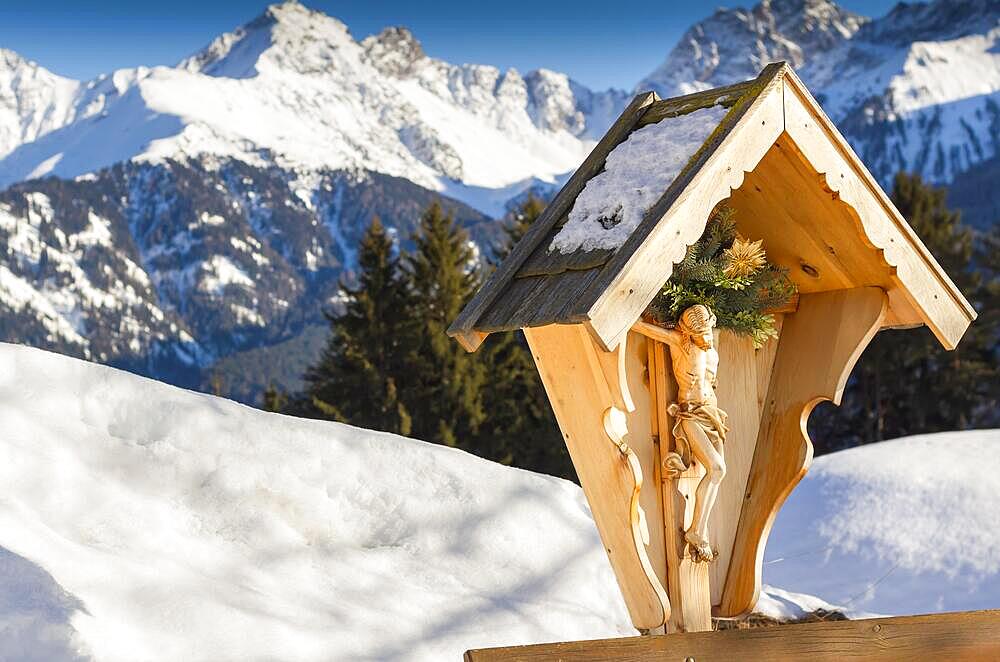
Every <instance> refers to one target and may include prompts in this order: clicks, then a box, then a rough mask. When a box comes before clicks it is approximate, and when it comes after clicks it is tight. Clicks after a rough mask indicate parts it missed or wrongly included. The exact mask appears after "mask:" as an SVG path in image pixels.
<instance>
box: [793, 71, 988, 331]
mask: <svg viewBox="0 0 1000 662" xmlns="http://www.w3.org/2000/svg"><path fill="white" fill-rule="evenodd" d="M783 85H784V88H785V93H784V110H785V129H786V131H787V133H788V136H789V138H790V141H791V142H792V143H793V144H794V145H795V146H796V147H797V148H798V150H799V151H800V152H801V158H803V159H805V160H807V161H808V162H809V163H811V164H812V166H813V167H814V168H815V169H816V170H817V171H818V172H821V173H823V174H824V176H825V181H826V184H827V186H828V187H829V188H830V189H831V190H832V191H834V192H836V193H837V195H838V196H839V197H840V199H841V200H843V201H844V202H845V203H847V204H848V205H850V207H851V208H852V209H853V210H854V211H855V212H856V213H857V214H858V216H859V218H860V222H861V225H862V227H863V229H864V231H865V234H866V235H867V237H868V240H869V242H870V243H871V244H872V245H874V246H876V247H878V248H879V249H881V250H882V251H884V256H885V260H886V261H887V262H888V263H889V264H890V265H892V266H894V267H895V268H896V275H895V277H896V278H897V279H898V281H899V283H900V284H901V285H902V292H903V294H905V295H906V296H907V298H908V299H909V300H910V302H911V303H912V305H913V307H914V308H915V309H916V310H918V311H919V312H920V314H921V318H922V321H923V322H925V323H926V324H927V325H928V326H929V327H930V328H931V330H932V331H933V332H934V334H935V335H936V336H937V338H938V340H939V341H940V342H941V344H942V345H944V346H945V347H946V348H948V349H953V348H954V347H955V346H956V345H957V343H958V341H959V340H960V339H961V337H962V335H963V334H964V333H965V330H966V329H967V328H968V326H969V324H971V322H972V320H974V319H975V318H976V312H975V310H974V309H973V308H972V306H971V305H970V304H969V302H968V301H967V300H966V299H965V297H964V296H963V295H962V293H961V292H960V291H959V290H958V288H957V287H955V284H954V282H952V280H951V279H950V278H949V277H948V275H947V274H946V273H945V272H944V270H943V269H942V268H941V266H940V265H939V264H938V263H937V261H936V260H935V259H934V257H933V256H932V255H931V254H930V251H928V250H927V247H926V246H924V244H923V242H921V241H920V239H919V237H917V236H916V234H915V233H914V232H913V229H912V228H911V227H910V226H909V224H908V223H907V222H906V221H905V220H904V219H903V217H902V216H901V215H900V213H899V211H898V210H897V209H896V207H895V206H894V205H893V204H892V202H891V201H890V200H889V198H888V196H887V195H886V194H885V191H883V190H882V188H881V187H880V186H879V185H878V183H877V182H876V181H875V178H874V177H872V175H871V173H870V172H868V169H867V168H866V167H865V166H864V164H863V163H862V162H861V160H860V159H859V158H858V157H857V155H856V154H855V153H854V151H853V150H852V149H851V147H850V146H849V145H848V144H847V141H846V140H844V137H843V136H842V135H841V134H840V132H839V131H838V130H837V128H836V127H835V126H834V125H833V122H831V121H830V119H829V118H828V117H827V116H826V114H825V113H823V111H822V109H820V107H819V104H817V103H816V100H815V99H813V97H812V95H811V94H809V91H808V90H807V89H806V87H805V85H804V84H803V83H802V81H801V80H799V78H798V77H797V76H796V75H795V74H794V73H790V75H788V76H786V77H785V80H784V83H783ZM905 321H906V320H900V321H899V323H902V322H905Z"/></svg>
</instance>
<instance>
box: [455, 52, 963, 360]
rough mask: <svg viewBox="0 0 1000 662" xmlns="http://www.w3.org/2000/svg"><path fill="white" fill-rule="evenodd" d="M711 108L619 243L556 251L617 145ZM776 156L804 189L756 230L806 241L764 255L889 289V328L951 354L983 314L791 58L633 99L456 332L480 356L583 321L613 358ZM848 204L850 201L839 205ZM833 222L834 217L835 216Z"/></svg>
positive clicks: (829, 285)
mask: <svg viewBox="0 0 1000 662" xmlns="http://www.w3.org/2000/svg"><path fill="white" fill-rule="evenodd" d="M712 106H722V107H723V108H726V109H727V112H726V114H725V115H724V117H723V119H722V120H721V122H720V123H719V124H718V126H717V127H716V128H715V130H714V131H713V132H712V133H711V134H710V135H709V137H708V139H707V140H706V141H705V143H704V144H703V145H702V146H701V148H700V149H698V150H697V151H696V152H695V153H694V155H693V156H692V157H691V159H690V161H689V162H688V163H687V165H686V166H685V167H684V168H683V170H681V172H680V173H679V174H678V175H677V177H676V178H675V179H674V180H673V182H672V183H671V184H670V185H669V186H668V188H667V189H666V190H665V191H663V192H662V194H661V195H660V197H659V199H658V200H657V202H656V203H655V204H654V205H653V206H652V207H650V208H649V209H648V211H647V212H646V213H645V215H644V216H643V218H642V221H641V223H640V224H639V226H638V227H637V228H636V229H635V230H634V231H633V232H632V233H631V234H630V235H629V236H628V238H627V239H626V240H625V242H624V244H623V245H621V246H620V247H619V248H616V249H592V250H584V249H577V250H575V251H573V252H570V253H562V252H559V251H553V250H550V243H551V242H552V239H553V237H554V236H555V235H556V234H557V233H558V232H559V231H560V229H561V228H562V226H563V224H565V223H566V221H567V218H568V215H569V212H570V210H571V209H572V207H573V204H574V202H575V200H576V198H577V196H578V195H579V194H580V193H581V191H582V190H583V189H584V187H585V186H586V184H587V182H588V181H589V180H590V179H591V178H592V177H594V176H595V175H597V174H598V173H600V172H601V171H602V169H603V168H604V164H605V160H606V159H607V157H608V155H609V154H610V153H611V152H612V150H614V149H615V147H617V146H618V145H619V144H621V143H622V142H624V141H625V140H626V139H627V138H628V137H629V135H630V134H631V133H632V132H633V131H635V130H637V129H639V128H642V127H644V126H647V125H649V124H653V123H658V122H670V121H671V120H672V119H673V118H676V117H679V116H681V115H686V114H688V113H691V112H693V111H696V110H699V109H702V108H708V107H712ZM765 157H766V158H765ZM782 159H783V161H781V162H782V163H785V165H786V166H787V167H793V168H794V169H795V170H796V172H797V173H798V174H797V177H798V182H799V189H798V190H793V189H789V188H788V187H784V190H785V194H784V195H785V197H784V198H781V196H780V195H778V194H775V197H773V199H771V200H770V201H769V203H768V204H763V203H761V202H759V201H758V203H757V206H758V209H759V210H760V212H761V214H760V215H764V216H766V215H768V214H770V215H771V216H772V218H770V219H767V220H769V221H770V225H760V222H758V225H760V227H759V228H755V230H758V231H759V233H760V234H764V233H767V234H774V230H775V225H774V224H775V223H779V222H789V220H790V217H793V216H794V217H797V222H798V223H800V224H801V225H802V226H803V227H799V232H800V234H799V235H795V232H791V233H790V234H786V233H778V234H776V235H774V237H773V239H768V240H767V241H765V247H767V248H768V252H769V255H772V257H773V255H774V254H775V251H776V252H777V254H779V255H783V256H784V257H785V258H786V261H787V262H788V264H786V265H785V266H789V267H798V266H799V264H798V263H796V262H795V260H798V261H799V263H802V264H804V263H805V261H806V260H807V259H808V260H809V261H810V262H812V261H816V262H822V264H823V265H824V266H828V267H829V270H828V272H825V273H824V275H823V278H820V279H818V280H817V281H816V282H813V281H809V280H808V279H806V281H807V282H804V283H802V284H801V285H800V288H801V287H802V286H803V285H804V286H805V290H806V291H823V290H824V289H840V288H844V287H853V286H870V285H878V286H880V287H883V288H884V289H885V290H886V291H887V292H889V295H890V302H891V305H892V308H893V310H892V315H891V316H890V319H891V325H895V326H905V325H916V324H921V323H926V324H928V325H929V326H930V327H931V329H932V330H933V331H934V333H935V334H936V335H937V336H938V338H939V339H940V340H941V342H942V344H944V345H945V346H946V347H949V348H951V347H954V346H955V344H956V343H957V342H958V340H959V339H960V338H961V336H962V334H963V333H964V331H965V329H966V328H967V327H968V325H969V323H970V322H971V321H972V320H973V319H974V318H975V312H974V311H973V309H972V307H971V306H970V305H969V303H968V302H967V301H966V300H965V299H964V297H963V296H962V294H961V293H960V292H959V291H958V290H957V289H956V288H955V286H954V284H953V283H952V282H951V280H950V279H949V278H948V276H947V275H946V274H945V273H944V272H943V271H942V270H941V268H940V266H939V265H938V264H937V262H936V261H935V260H934V258H933V257H932V256H931V255H930V253H929V252H928V251H927V249H926V248H925V247H924V246H923V244H922V243H921V242H920V240H919V239H918V238H917V237H916V235H915V234H914V233H913V231H912V230H911V229H910V227H909V225H908V224H907V223H906V221H905V220H903V219H902V217H901V216H900V214H899V212H898V211H897V210H896V209H895V207H894V206H893V205H892V203H891V202H890V201H889V199H888V197H887V196H886V195H885V192H884V191H882V189H881V188H880V187H879V185H878V184H877V183H876V182H875V180H874V178H873V177H872V176H871V174H870V173H869V172H868V170H867V169H866V168H865V166H864V165H863V164H862V163H861V161H860V160H859V159H858V157H857V155H856V154H855V153H854V152H853V150H852V149H851V148H850V146H848V144H847V142H846V141H845V140H844V138H843V137H842V136H841V135H840V133H839V132H838V131H837V129H836V128H835V127H834V125H833V123H832V122H830V120H829V119H828V118H827V117H826V115H825V114H824V113H823V111H822V110H821V109H820V107H819V105H818V104H817V103H816V101H815V100H814V99H813V98H812V96H811V95H810V94H809V92H808V90H806V88H805V86H804V85H803V84H802V82H801V81H800V80H799V79H798V77H797V76H796V75H795V74H794V72H793V71H792V70H791V68H790V67H789V66H788V65H787V64H785V63H783V62H782V63H775V64H770V65H768V66H767V67H766V68H765V69H764V70H763V71H762V72H761V73H760V75H759V76H758V77H757V78H755V79H753V80H750V81H745V82H742V83H738V84H735V85H730V86H727V87H721V88H715V89H712V90H706V91H703V92H698V93H695V94H690V95H686V96H681V97H675V98H671V99H666V100H660V99H658V97H657V96H656V94H655V93H653V92H647V93H643V94H639V95H637V96H636V97H635V98H634V99H633V100H632V102H631V103H630V104H629V105H628V107H627V108H626V109H625V110H624V112H623V113H622V114H621V116H620V117H619V118H618V120H617V121H616V122H615V123H614V125H613V126H612V127H611V129H610V130H609V131H608V132H607V134H606V135H605V136H604V138H603V139H601V141H600V142H599V143H598V144H597V146H596V147H595V148H594V150H593V151H592V152H591V154H590V155H589V156H588V157H587V159H586V160H585V161H584V162H583V164H582V165H581V166H580V168H579V169H578V170H577V171H576V172H575V173H574V174H573V176H572V177H571V178H570V179H569V181H568V182H567V183H566V185H565V186H564V187H563V188H562V190H561V191H560V192H559V194H558V195H557V196H556V197H555V198H554V199H553V201H552V202H551V203H550V204H549V205H548V207H546V209H545V211H544V212H543V213H542V215H541V216H540V217H539V218H538V220H537V221H535V223H534V224H533V225H532V227H531V228H530V229H529V231H528V232H527V233H526V234H525V236H524V237H523V238H522V239H521V241H520V242H519V243H518V244H517V245H516V246H515V247H514V249H513V250H512V251H511V254H510V255H509V256H508V257H507V259H506V260H504V262H503V263H502V264H501V265H500V266H499V268H498V269H497V270H496V271H495V272H494V273H493V274H492V275H491V276H490V277H489V278H488V279H487V281H486V283H485V284H484V285H483V287H482V288H481V289H480V291H479V292H478V293H477V294H476V296H475V297H474V298H473V299H472V301H470V302H469V304H468V305H467V306H466V307H465V309H464V310H463V311H462V312H461V314H460V315H459V316H458V318H457V319H456V320H455V321H454V323H453V324H452V326H451V327H450V328H449V330H448V333H449V334H450V335H452V336H454V337H456V338H457V339H458V340H459V341H460V342H461V343H462V344H463V345H464V346H465V347H466V349H468V350H469V351H475V349H476V348H477V347H478V346H479V344H480V343H481V342H482V340H483V338H485V336H486V335H488V334H489V333H491V332H494V331H504V330H512V329H517V328H524V327H536V326H544V325H548V324H586V325H587V326H588V328H589V330H590V331H591V332H592V334H593V335H594V336H595V337H596V338H597V339H598V340H599V341H600V343H601V344H602V345H603V346H604V347H605V348H606V349H612V348H613V347H615V346H616V345H617V344H618V342H619V340H620V339H621V337H622V336H623V335H624V334H625V333H626V332H627V331H628V329H629V328H630V327H631V326H632V324H634V323H635V321H636V320H637V319H638V318H639V316H640V315H641V313H642V311H643V310H644V309H645V308H646V306H648V305H649V302H650V301H651V300H652V299H653V297H654V296H655V295H656V293H657V291H658V290H659V288H660V287H661V286H662V284H663V283H664V282H666V280H667V279H668V278H669V277H670V273H671V271H672V268H673V264H675V263H676V262H678V261H679V260H680V259H681V258H682V257H683V255H684V252H685V250H686V248H687V246H688V245H690V244H692V243H694V242H695V241H696V240H697V239H698V238H699V237H700V236H701V233H702V232H703V230H704V227H705V223H706V222H707V219H708V215H709V213H710V211H711V210H712V208H713V207H714V206H715V205H716V203H718V202H719V201H720V200H722V199H725V198H728V197H730V196H731V195H733V194H734V192H735V191H737V189H740V187H741V186H742V185H743V184H744V177H745V176H747V177H751V176H756V175H758V174H759V175H760V177H764V176H765V175H766V172H764V171H766V170H767V168H764V167H763V166H762V167H761V169H760V170H759V172H757V173H755V172H754V171H755V169H757V167H758V164H761V163H762V161H764V162H765V163H767V164H777V163H778V162H779V160H782ZM783 179H784V178H783V177H772V181H775V182H778V181H779V180H783ZM746 183H747V184H748V185H751V186H752V187H753V188H754V189H756V192H758V193H760V192H762V191H764V189H762V188H761V187H762V186H764V187H765V189H769V188H771V187H769V186H768V185H766V184H762V183H761V182H757V181H756V180H755V181H752V182H751V181H750V180H747V182H746ZM775 188H776V187H775ZM804 195H808V196H811V197H813V198H816V199H815V200H813V202H814V203H815V204H814V206H813V207H812V208H810V209H804V208H800V207H799V202H800V200H799V198H800V197H802V196H804ZM744 197H745V199H746V204H748V205H750V204H752V200H751V198H750V197H748V196H744ZM824 198H825V202H824ZM841 202H842V203H845V204H841V205H840V206H839V207H836V208H834V206H835V205H838V204H840V203H841ZM824 204H825V205H826V207H823V205H824ZM816 205H819V206H816ZM803 215H806V216H807V218H805V219H804V220H803V218H802V216H803ZM820 216H822V217H820ZM834 216H837V217H838V219H839V220H836V221H834V220H831V219H832V218H833V217H834ZM827 217H830V218H829V219H828V218H827ZM835 223H839V224H841V225H843V226H844V228H843V231H842V232H840V233H839V234H837V235H836V236H831V235H830V232H829V231H824V232H816V233H814V232H812V227H810V224H813V225H814V227H815V228H816V229H817V230H819V228H821V227H825V226H827V225H832V224H835ZM848 226H854V227H853V228H851V227H848ZM813 235H815V236H813ZM819 235H823V236H819ZM786 236H787V237H796V236H797V237H798V239H797V241H798V244H794V245H791V244H790V245H787V246H782V245H780V244H781V243H782V241H785V243H788V242H790V241H791V239H787V240H786V239H785V237H786ZM805 244H808V245H805ZM772 247H773V248H774V249H775V251H772ZM799 249H801V250H799ZM810 250H812V253H809V251H810ZM798 253H803V255H802V256H798ZM811 256H812V257H811ZM828 274H829V275H828Z"/></svg>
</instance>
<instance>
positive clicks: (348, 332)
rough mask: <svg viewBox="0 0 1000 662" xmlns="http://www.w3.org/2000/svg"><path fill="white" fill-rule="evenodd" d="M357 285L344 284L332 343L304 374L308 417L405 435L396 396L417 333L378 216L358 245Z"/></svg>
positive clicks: (406, 418) (406, 424)
mask: <svg viewBox="0 0 1000 662" xmlns="http://www.w3.org/2000/svg"><path fill="white" fill-rule="evenodd" d="M358 263H359V264H358V267H359V273H358V276H357V281H358V282H357V285H356V287H349V286H347V285H344V286H343V289H344V291H345V293H346V294H347V304H346V306H345V310H344V313H343V314H341V315H329V314H328V315H327V319H328V320H329V321H330V330H331V334H330V339H329V341H328V342H327V345H326V348H325V349H324V351H323V354H322V355H321V357H320V359H319V362H318V363H317V364H316V365H314V366H312V367H310V368H309V369H308V370H307V372H306V376H305V381H306V388H305V393H304V398H303V402H302V403H301V405H300V406H303V407H304V408H305V409H306V411H307V412H308V414H309V415H311V416H312V417H315V418H326V419H330V420H337V421H342V422H345V423H350V424H352V425H357V426H360V427H365V428H371V429H375V430H383V431H386V432H395V433H397V434H403V435H407V434H410V431H411V419H410V414H409V412H408V411H407V409H406V407H405V406H404V404H403V402H402V399H401V397H400V393H399V384H400V379H401V376H402V375H403V372H404V370H405V368H406V366H405V365H404V357H405V355H406V352H407V346H406V343H407V342H409V341H410V339H412V338H413V336H414V334H415V327H414V324H413V319H412V317H411V315H410V314H409V311H410V303H409V294H408V291H407V281H406V278H405V275H404V274H403V273H402V271H401V269H400V264H399V258H398V257H397V256H396V255H395V251H394V247H393V244H392V240H391V238H390V237H389V235H388V233H387V232H386V231H385V228H384V227H383V226H382V223H381V221H380V220H379V219H378V217H376V218H374V219H372V223H371V226H370V227H369V228H368V230H367V232H366V233H365V236H364V238H363V239H362V241H361V249H360V252H359V257H358Z"/></svg>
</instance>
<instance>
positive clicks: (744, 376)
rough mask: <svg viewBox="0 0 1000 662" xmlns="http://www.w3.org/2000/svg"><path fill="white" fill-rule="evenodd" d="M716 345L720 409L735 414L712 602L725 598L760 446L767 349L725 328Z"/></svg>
mask: <svg viewBox="0 0 1000 662" xmlns="http://www.w3.org/2000/svg"><path fill="white" fill-rule="evenodd" d="M716 347H717V349H718V352H719V372H718V387H717V390H716V395H717V397H718V399H719V407H721V408H722V410H723V411H725V412H726V414H727V415H728V416H729V433H728V434H727V435H726V443H725V448H724V452H725V458H726V477H725V478H724V479H723V480H722V483H721V484H720V485H719V494H718V496H717V497H716V501H715V508H714V509H713V510H712V514H711V516H710V517H709V520H708V533H709V540H711V542H712V549H714V550H716V551H717V552H718V556H717V558H716V559H715V560H714V561H712V562H711V563H710V564H709V573H710V580H711V581H710V585H711V602H710V604H712V605H717V604H719V602H720V601H721V600H722V589H723V587H724V586H725V583H726V575H727V574H728V572H729V560H730V558H732V552H733V543H734V542H735V540H736V529H737V527H738V525H739V521H740V513H741V512H742V510H743V495H744V493H745V492H746V484H747V479H748V478H749V476H750V465H751V464H752V463H753V454H754V447H756V445H757V432H758V430H759V428H760V413H761V412H760V408H759V404H758V403H759V398H758V393H757V388H758V376H757V354H758V353H759V352H761V351H764V350H756V349H754V347H753V340H752V339H751V338H748V337H746V336H738V335H736V334H734V333H733V332H731V331H725V330H724V331H721V332H719V333H718V335H717V341H716ZM765 388H766V386H765Z"/></svg>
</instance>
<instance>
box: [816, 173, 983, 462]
mask: <svg viewBox="0 0 1000 662" xmlns="http://www.w3.org/2000/svg"><path fill="white" fill-rule="evenodd" d="M892 200H893V202H894V203H895V204H896V207H898V208H899V210H900V212H901V213H902V215H903V217H904V218H906V220H907V221H909V223H910V225H911V226H912V227H913V229H914V231H915V232H916V233H917V235H918V236H919V237H920V238H921V239H922V240H923V242H924V243H925V244H926V245H927V247H928V249H930V252H931V253H932V254H933V255H934V257H935V258H936V259H937V260H938V262H939V263H940V264H941V266H942V267H943V268H944V270H945V271H946V272H947V273H948V275H949V276H950V277H951V278H952V280H953V281H954V282H955V284H956V285H957V286H958V289H959V290H961V291H962V293H963V294H965V296H966V297H967V298H968V299H969V300H970V301H972V302H973V305H975V306H976V307H977V308H979V309H980V310H982V309H983V306H982V302H983V300H984V299H985V298H987V297H988V296H989V292H990V291H993V292H995V290H996V287H997V285H996V280H995V275H994V276H993V280H992V283H991V282H990V281H988V280H984V277H983V273H984V272H983V271H982V270H980V269H977V267H976V265H975V261H974V260H973V254H974V244H973V235H972V232H971V231H970V230H969V229H967V228H965V227H964V226H963V225H962V224H961V221H960V214H959V213H958V212H954V211H950V210H949V209H948V208H947V206H946V204H945V191H944V189H938V188H933V187H930V186H928V185H926V184H924V183H923V181H922V180H921V179H920V177H919V176H917V175H907V174H902V173H901V174H899V175H897V176H896V179H895V183H894V188H893V193H892ZM981 259H983V260H985V261H986V262H987V263H988V262H989V260H990V258H989V256H988V255H983V256H982V258H981ZM992 259H993V260H994V261H995V260H996V256H994V257H993V258H992ZM986 266H988V264H987V265H986ZM985 273H987V274H988V273H989V271H988V269H987V270H986V271H985ZM993 273H994V274H995V273H996V272H995V271H994V272H993ZM994 296H995V294H994ZM997 333H998V329H997V322H996V318H995V316H992V315H991V314H990V313H989V312H988V309H987V314H986V315H984V316H982V317H980V319H978V320H977V321H975V322H973V324H972V326H971V327H970V328H969V330H968V331H967V332H966V334H965V337H964V338H963V339H962V341H961V343H960V344H959V346H958V349H956V350H953V351H950V352H949V351H945V350H944V349H943V348H942V347H941V346H940V344H939V343H938V342H937V340H936V339H935V338H934V336H933V334H932V333H931V332H930V330H929V329H927V328H926V327H922V328H918V329H908V330H886V331H882V332H880V333H879V334H877V335H876V336H875V338H874V339H873V340H872V342H871V344H870V345H869V347H868V349H866V350H865V352H864V354H863V355H862V356H861V359H860V361H859V362H858V364H857V365H856V366H855V368H854V371H853V373H852V377H851V380H850V382H849V383H848V387H847V389H846V391H845V394H844V399H843V403H842V405H841V407H840V408H839V409H838V408H836V407H833V406H830V405H824V406H822V407H820V408H818V410H817V411H816V413H815V414H814V415H813V416H812V419H811V420H810V431H811V433H812V436H813V439H814V442H815V444H816V451H817V453H821V452H827V451H831V450H837V449H839V448H844V447H847V446H853V445H857V444H859V443H869V442H874V441H881V440H883V439H891V438H894V437H899V436H904V435H908V434H918V433H924V432H937V431H944V430H958V429H964V428H969V427H973V426H976V425H979V424H982V423H984V422H985V421H984V415H986V414H988V413H989V412H991V411H993V410H994V409H995V404H996V401H997V378H998V375H997V367H996V360H995V358H994V357H993V356H992V354H993V352H994V351H995V350H994V348H995V347H996V342H997ZM991 403H992V406H991Z"/></svg>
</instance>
